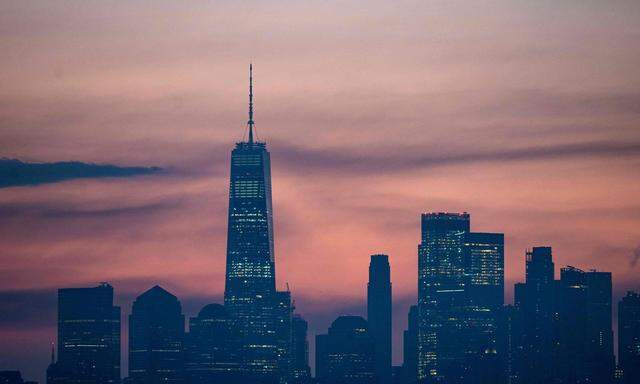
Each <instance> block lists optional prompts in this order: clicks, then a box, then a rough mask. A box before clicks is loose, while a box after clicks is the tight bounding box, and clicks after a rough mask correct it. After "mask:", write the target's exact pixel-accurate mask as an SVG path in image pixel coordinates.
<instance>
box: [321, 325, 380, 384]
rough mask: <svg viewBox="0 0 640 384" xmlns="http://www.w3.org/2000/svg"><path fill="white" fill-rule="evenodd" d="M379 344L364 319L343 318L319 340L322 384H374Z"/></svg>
mask: <svg viewBox="0 0 640 384" xmlns="http://www.w3.org/2000/svg"><path fill="white" fill-rule="evenodd" d="M374 345H375V341H374V339H373V337H372V336H371V333H370V332H369V326H368V324H367V321H366V320H365V319H363V318H362V317H360V316H340V317H338V318H337V319H336V320H335V321H334V322H333V323H332V324H331V327H329V332H327V334H325V335H317V336H316V380H317V381H318V383H320V384H374V383H375V382H376V369H375V352H374Z"/></svg>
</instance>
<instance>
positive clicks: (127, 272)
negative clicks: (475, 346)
mask: <svg viewBox="0 0 640 384" xmlns="http://www.w3.org/2000/svg"><path fill="white" fill-rule="evenodd" d="M638 20H640V4H638V3H637V2H635V1H625V0H620V1H614V2H596V1H573V0H572V1H566V2H563V3H562V4H558V3H557V2H551V1H536V2H534V1H474V2H470V1H431V2H424V1H397V2H381V1H380V2H378V1H373V2H372V1H368V2H364V1H362V2H361V1H329V2H321V3H320V4H316V3H305V4H303V3H301V2H288V1H283V2H275V1H264V2H257V3H254V2H211V1H187V2H172V1H150V0H149V1H138V2H133V4H132V3H130V2H126V3H125V2H116V1H101V2H86V1H53V2H47V3H42V2H37V1H8V2H3V4H2V5H0V51H1V52H2V56H3V59H2V60H0V83H1V84H2V87H1V88H0V157H7V158H18V159H21V160H24V161H38V162H53V161H63V160H75V161H83V162H97V163H109V164H116V165H122V166H134V165H136V166H159V167H163V168H164V169H165V172H163V173H161V174H157V175H150V176H139V177H131V178H119V179H84V180H70V181H65V182H61V183H54V184H43V185H39V186H31V187H11V188H3V189H0V241H1V245H2V251H1V253H0V301H1V302H3V303H4V305H8V306H9V308H13V310H12V311H7V315H6V316H4V318H2V317H0V340H3V341H2V348H0V369H2V368H20V369H23V370H24V371H25V372H26V373H27V377H33V378H38V379H40V380H42V378H41V376H42V373H43V370H44V368H45V367H46V362H47V358H48V345H49V342H50V340H52V339H53V338H54V337H55V292H54V290H55V289H56V288H58V287H66V286H83V285H90V284H96V283H97V282H99V281H111V282H113V284H114V285H115V288H116V294H117V295H118V302H119V303H120V304H121V305H122V306H123V311H124V312H125V313H128V311H129V307H130V302H131V299H132V298H133V297H135V295H137V294H139V293H140V292H142V291H143V290H145V289H147V288H149V287H150V286H151V285H152V284H155V283H159V284H161V285H163V286H165V287H167V288H168V289H170V290H171V291H172V292H173V293H175V294H176V295H177V296H178V297H179V298H181V299H182V300H183V302H184V304H185V312H186V314H187V315H194V314H195V312H196V311H197V310H198V309H199V306H201V305H203V304H206V303H207V302H210V301H216V300H220V297H221V295H222V290H223V286H224V279H223V277H224V259H225V237H226V209H227V198H228V196H227V188H228V159H229V154H230V150H231V149H232V147H233V144H234V143H235V142H236V141H239V140H241V139H242V136H243V134H244V129H245V122H246V119H247V117H246V104H247V81H248V79H247V66H248V62H249V61H250V60H252V61H253V63H254V76H255V88H254V89H255V94H256V95H255V103H256V123H257V131H258V136H259V137H260V138H261V139H264V140H266V141H267V143H268V146H269V148H270V151H271V157H272V168H273V198H274V214H275V236H276V263H277V278H278V285H279V286H280V287H284V284H285V282H288V283H289V284H290V286H291V289H292V291H293V296H294V298H295V299H296V304H297V308H298V310H299V312H301V313H302V314H303V315H304V314H306V315H307V317H308V318H309V320H310V328H311V334H310V337H311V338H312V337H313V336H314V334H315V333H316V332H323V331H325V330H326V327H327V326H328V325H329V324H330V321H331V320H333V318H334V317H335V316H336V315H338V314H340V313H343V312H344V313H346V312H352V313H356V314H363V311H364V305H365V304H364V303H365V293H366V280H367V266H368V261H369V255H370V254H372V253H381V252H382V253H388V254H389V255H390V261H391V268H392V280H393V292H394V300H395V302H396V303H397V305H396V306H395V307H394V310H395V313H394V316H395V317H394V319H396V320H395V321H396V323H395V327H394V328H395V334H394V342H395V347H394V350H395V351H394V360H395V362H400V361H401V358H402V356H401V344H400V334H401V331H402V329H404V327H405V326H406V312H407V309H408V305H410V303H411V302H412V301H414V300H415V297H416V285H417V277H416V276H417V272H416V266H417V254H416V253H417V252H416V248H417V244H418V242H419V238H420V237H419V219H420V213H421V212H425V211H468V212H470V213H471V219H472V229H473V230H476V231H495V232H504V233H505V242H506V257H505V259H506V260H505V264H506V281H505V285H506V295H507V300H508V301H510V300H511V297H512V288H513V283H514V282H516V281H520V280H521V279H522V278H523V272H524V251H525V249H526V248H528V247H532V246H536V245H551V246H553V248H554V257H555V261H556V266H557V269H559V267H560V266H564V265H574V266H577V267H580V268H584V269H589V268H597V269H599V270H605V271H611V272H613V278H614V291H615V298H614V299H615V300H617V298H618V297H619V296H620V295H621V294H622V293H623V292H624V291H625V290H627V289H636V290H637V289H639V288H640V286H639V283H638V272H639V271H640V262H637V261H638V260H637V257H638V256H634V251H635V252H636V253H635V254H636V255H638V252H640V251H639V247H640V203H639V202H638V196H640V177H639V176H640V175H639V172H638V170H640V127H639V126H638V124H639V122H640V77H639V76H637V72H638V68H640V46H639V43H638V41H640V23H638ZM26 306H34V307H36V308H41V309H42V312H41V313H39V312H38V310H37V309H26V308H25V307H26ZM9 312H11V313H9ZM5 344H6V345H5ZM25 356H29V357H30V361H26V359H25Z"/></svg>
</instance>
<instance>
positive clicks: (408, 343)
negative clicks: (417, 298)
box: [402, 305, 418, 383]
mask: <svg viewBox="0 0 640 384" xmlns="http://www.w3.org/2000/svg"><path fill="white" fill-rule="evenodd" d="M402 336H403V337H402V340H403V346H402V352H403V353H402V356H403V361H402V380H403V382H405V383H415V382H417V381H418V306H417V305H412V306H411V307H410V308H409V313H408V315H407V329H406V330H405V331H404V333H403V335H402Z"/></svg>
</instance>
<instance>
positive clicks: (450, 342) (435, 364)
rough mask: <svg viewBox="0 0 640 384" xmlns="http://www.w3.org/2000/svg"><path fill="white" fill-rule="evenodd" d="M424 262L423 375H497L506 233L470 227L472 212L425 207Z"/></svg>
mask: <svg viewBox="0 0 640 384" xmlns="http://www.w3.org/2000/svg"><path fill="white" fill-rule="evenodd" d="M418 263H419V265H418V379H420V380H424V381H427V382H444V383H451V384H455V383H485V382H493V381H495V377H496V376H497V373H498V372H499V369H498V367H497V366H498V363H499V360H498V358H497V333H496V330H497V320H498V314H499V311H500V309H501V307H502V304H503V289H504V235H503V234H501V233H474V232H470V217H469V214H467V213H425V214H423V215H422V241H421V243H420V245H419V246H418Z"/></svg>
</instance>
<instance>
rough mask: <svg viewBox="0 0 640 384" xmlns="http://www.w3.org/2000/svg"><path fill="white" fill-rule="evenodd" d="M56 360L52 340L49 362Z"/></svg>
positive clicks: (52, 362)
mask: <svg viewBox="0 0 640 384" xmlns="http://www.w3.org/2000/svg"><path fill="white" fill-rule="evenodd" d="M55 362H56V349H55V347H54V346H53V341H52V342H51V364H54V363H55Z"/></svg>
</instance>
